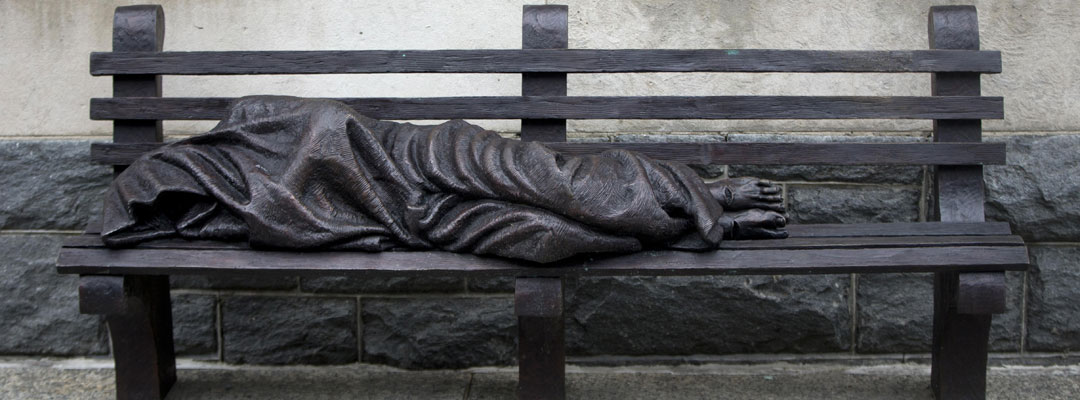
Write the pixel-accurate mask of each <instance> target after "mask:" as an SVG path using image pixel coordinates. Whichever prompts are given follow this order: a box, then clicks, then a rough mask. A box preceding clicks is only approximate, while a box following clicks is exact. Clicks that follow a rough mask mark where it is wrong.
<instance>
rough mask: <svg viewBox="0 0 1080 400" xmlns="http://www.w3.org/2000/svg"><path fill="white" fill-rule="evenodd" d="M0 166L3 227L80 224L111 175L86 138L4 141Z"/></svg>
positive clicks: (92, 212)
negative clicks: (93, 154) (92, 159)
mask: <svg viewBox="0 0 1080 400" xmlns="http://www.w3.org/2000/svg"><path fill="white" fill-rule="evenodd" d="M0 171H5V172H4V173H3V174H0V187H2V188H4V195H3V196H0V229H64V230H82V229H84V228H86V225H87V224H88V223H89V222H90V221H91V219H94V218H99V216H100V214H101V200H102V198H103V194H104V193H105V189H106V188H107V187H108V186H109V182H110V181H111V180H112V169H111V168H109V167H108V166H104V165H98V164H94V163H92V162H90V141H86V140H4V141H0Z"/></svg>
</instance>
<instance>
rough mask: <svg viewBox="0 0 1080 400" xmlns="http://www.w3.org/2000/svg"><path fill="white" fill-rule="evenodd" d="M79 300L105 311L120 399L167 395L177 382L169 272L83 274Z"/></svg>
mask: <svg viewBox="0 0 1080 400" xmlns="http://www.w3.org/2000/svg"><path fill="white" fill-rule="evenodd" d="M79 304H80V309H81V310H82V312H83V313H85V314H104V315H105V321H106V323H107V324H108V326H109V335H110V337H111V339H112V349H113V358H114V360H115V363H116V398H117V399H164V398H165V395H166V394H168V393H169V389H170V388H172V385H173V383H175V382H176V356H175V355H174V353H173V335H172V305H171V302H170V300H169V277H167V276H99V275H84V276H82V277H81V278H80V282H79Z"/></svg>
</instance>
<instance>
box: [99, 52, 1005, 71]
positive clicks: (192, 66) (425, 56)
mask: <svg viewBox="0 0 1080 400" xmlns="http://www.w3.org/2000/svg"><path fill="white" fill-rule="evenodd" d="M522 72H571V73H611V72H978V73H1000V72H1001V53H1000V52H998V51H949V50H902V51H828V50H826V51H822V50H764V49H747V50H734V49H732V50H726V49H701V50H663V49H660V50H637V49H626V50H589V49H572V50H551V49H522V50H401V51H395V50H358V51H220V52H212V51H197V52H162V53H151V52H98V53H92V54H91V55H90V73H91V74H92V75H123V74H137V75H138V74H158V75H237V74H348V73H522Z"/></svg>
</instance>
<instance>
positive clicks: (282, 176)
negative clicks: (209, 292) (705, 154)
mask: <svg viewBox="0 0 1080 400" xmlns="http://www.w3.org/2000/svg"><path fill="white" fill-rule="evenodd" d="M779 197H780V196H779V188H778V187H776V186H774V185H772V184H771V183H769V182H765V181H758V180H756V179H752V178H750V179H747V178H744V179H735V180H724V181H720V182H716V183H711V184H706V183H704V182H703V181H702V180H701V178H699V177H698V176H697V175H696V174H694V173H693V172H692V171H691V170H690V169H689V168H687V167H686V166H683V165H679V164H675V163H669V162H663V161H656V160H652V159H649V158H647V157H645V156H642V155H640V154H637V153H633V152H628V151H615V150H613V151H607V152H604V153H602V154H599V155H591V156H570V155H564V154H560V153H558V152H555V151H553V150H551V149H549V148H547V147H545V146H544V145H542V144H540V143H535V142H520V141H517V140H512V139H505V138H503V137H501V136H499V135H498V134H496V133H494V132H491V131H485V130H483V129H482V128H480V127H477V126H475V125H470V124H468V123H466V122H464V121H460V120H455V121H449V122H446V123H443V124H439V125H435V126H418V125H412V124H405V123H394V122H389V121H379V120H374V119H371V118H367V117H364V116H362V115H359V114H357V113H356V112H355V111H354V110H352V109H351V108H349V107H348V106H346V105H344V104H341V103H338V102H334V101H330V100H315V99H299V98H292V97H276V96H254V97H246V98H243V99H240V100H238V101H237V102H236V103H234V104H233V105H232V106H231V107H230V110H229V112H228V115H227V116H226V118H225V119H223V120H222V121H221V122H220V123H219V124H218V125H217V126H216V127H215V128H214V129H213V130H212V131H210V132H209V133H206V134H204V135H199V136H196V137H192V138H189V139H185V140H181V141H178V142H175V143H173V144H170V145H167V146H164V147H162V148H161V149H159V150H157V151H155V152H152V153H150V154H147V155H146V156H144V157H142V158H141V159H139V160H138V161H136V162H135V163H134V164H133V165H131V167H129V168H128V169H127V170H126V171H125V172H123V173H122V174H120V175H119V176H118V177H117V178H116V179H115V180H114V181H113V184H112V187H111V188H110V190H109V192H108V193H107V195H106V201H105V209H104V219H103V229H102V238H103V240H104V242H105V243H106V244H107V245H109V246H117V247H120V246H130V245H134V244H137V243H139V242H142V241H146V240H151V239H157V238H165V237H181V238H188V239H212V240H228V241H247V242H249V243H250V244H251V245H252V246H253V247H262V248H291V249H343V250H346V249H347V250H362V251H382V250H388V249H391V248H398V247H405V248H414V249H431V248H437V249H443V250H448V251H454V252H469V253H475V254H491V255H497V256H503V257H511V258H518V259H525V260H530V261H536V262H550V261H555V260H559V259H563V258H566V257H569V256H572V255H575V254H580V253H594V252H632V251H638V250H642V249H643V248H675V249H686V250H707V249H714V248H716V246H717V245H718V244H719V242H720V241H721V239H723V238H736V239H743V238H779V237H784V236H786V233H785V232H784V231H783V229H782V228H783V226H784V224H785V223H786V221H785V219H784V217H783V216H782V215H781V214H780V212H782V209H781V208H780V198H779ZM725 208H726V209H725Z"/></svg>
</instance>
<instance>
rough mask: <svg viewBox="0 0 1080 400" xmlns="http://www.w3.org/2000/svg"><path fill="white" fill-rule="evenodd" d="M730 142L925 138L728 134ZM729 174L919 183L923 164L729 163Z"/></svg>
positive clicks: (907, 138) (906, 138) (908, 140)
mask: <svg viewBox="0 0 1080 400" xmlns="http://www.w3.org/2000/svg"><path fill="white" fill-rule="evenodd" d="M728 141H730V142H733V143H748V142H749V143H755V142H761V143H776V142H797V143H856V142H857V143H917V142H925V141H926V138H922V137H915V136H840V135H784V134H731V135H729V136H728ZM728 175H729V176H732V177H739V176H754V177H758V178H765V179H771V180H775V181H801V182H855V183H877V184H905V185H918V184H922V179H923V167H922V166H919V165H729V166H728Z"/></svg>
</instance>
